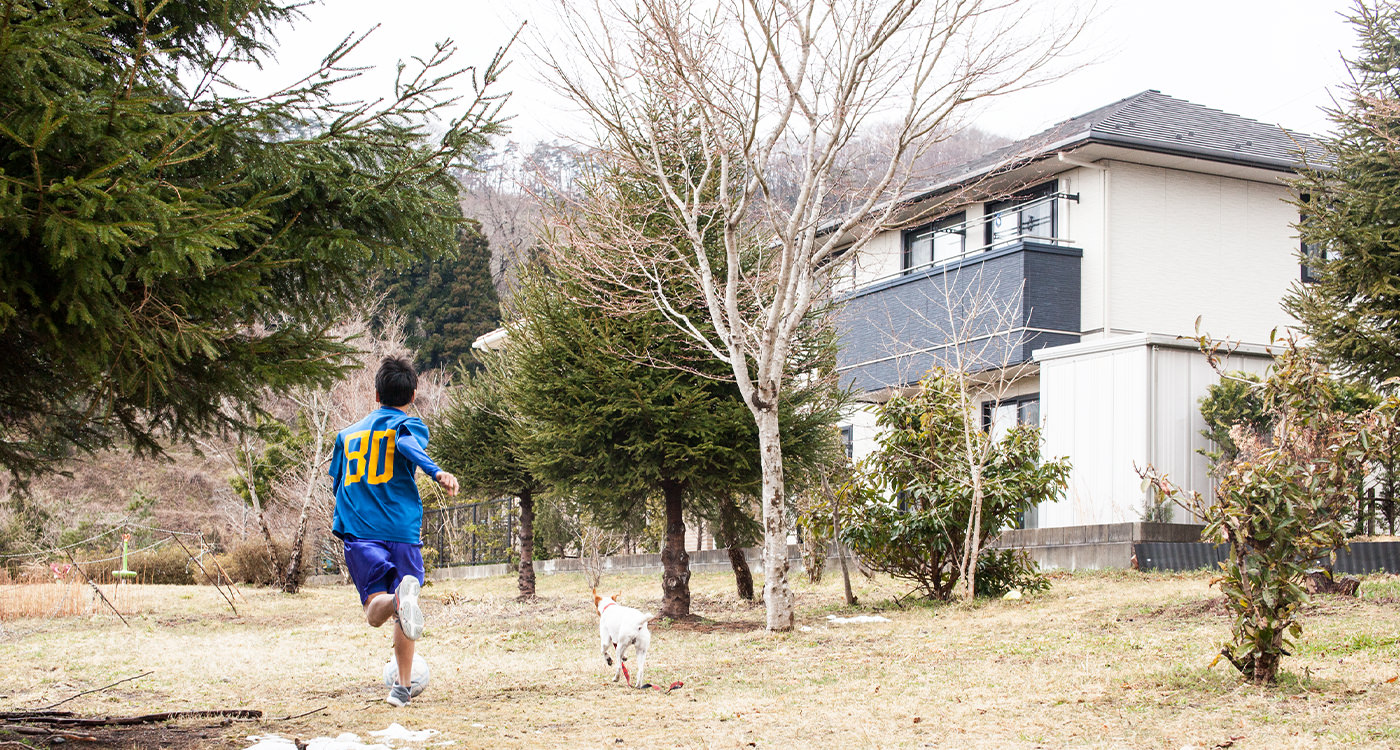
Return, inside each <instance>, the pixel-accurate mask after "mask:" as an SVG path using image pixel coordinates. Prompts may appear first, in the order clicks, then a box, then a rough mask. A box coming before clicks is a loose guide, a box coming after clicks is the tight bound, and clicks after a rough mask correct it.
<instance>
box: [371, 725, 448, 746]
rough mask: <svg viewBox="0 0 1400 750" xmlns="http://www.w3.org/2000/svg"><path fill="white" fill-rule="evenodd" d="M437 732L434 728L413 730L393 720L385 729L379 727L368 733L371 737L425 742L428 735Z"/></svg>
mask: <svg viewBox="0 0 1400 750" xmlns="http://www.w3.org/2000/svg"><path fill="white" fill-rule="evenodd" d="M437 733H438V730H436V729H423V730H421V731H417V732H415V731H413V730H412V729H405V728H404V727H403V725H402V724H399V723H397V722H395V723H393V724H390V725H389V726H388V728H386V729H381V730H379V731H378V732H370V733H369V734H370V736H371V737H382V738H383V739H386V740H403V741H404V742H425V741H427V739H428V738H429V737H432V736H433V735H435V734H437Z"/></svg>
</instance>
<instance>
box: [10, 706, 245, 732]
mask: <svg viewBox="0 0 1400 750" xmlns="http://www.w3.org/2000/svg"><path fill="white" fill-rule="evenodd" d="M16 713H17V714H18V713H22V712H16ZM209 718H220V719H261V718H262V711H259V710H257V709H245V708H231V709H213V710H207V711H167V712H165V713H159V714H144V715H141V716H103V717H101V718H96V719H84V718H81V717H76V716H54V715H48V714H42V713H41V714H36V715H33V716H22V715H14V714H12V715H11V716H10V720H11V721H15V720H18V721H27V722H33V723H38V724H53V725H56V726H65V727H107V726H128V725H131V724H155V723H158V722H162V721H170V720H171V719H209ZM6 728H10V727H8V726H7V727H6Z"/></svg>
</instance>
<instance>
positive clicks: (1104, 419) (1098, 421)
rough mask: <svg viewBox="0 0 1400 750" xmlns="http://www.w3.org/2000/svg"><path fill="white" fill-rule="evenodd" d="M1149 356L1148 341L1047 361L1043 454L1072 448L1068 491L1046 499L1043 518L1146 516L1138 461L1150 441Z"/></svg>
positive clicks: (1053, 521) (1057, 521) (1090, 520)
mask: <svg viewBox="0 0 1400 750" xmlns="http://www.w3.org/2000/svg"><path fill="white" fill-rule="evenodd" d="M1146 381H1147V356H1146V351H1145V349H1143V348H1141V347H1136V348H1131V349H1115V350H1112V351H1107V352H1099V353H1094V354H1088V355H1083V356H1078V357H1070V358H1064V359H1052V360H1047V361H1044V362H1042V363H1041V366H1040V424H1041V431H1042V432H1041V434H1042V437H1043V439H1044V448H1043V449H1042V455H1044V456H1046V457H1047V458H1049V457H1054V458H1059V457H1062V456H1068V457H1069V459H1070V462H1071V466H1072V471H1071V474H1070V481H1069V486H1068V488H1067V489H1066V492H1065V497H1064V498H1063V499H1061V500H1058V501H1056V502H1053V503H1046V504H1044V505H1042V506H1040V512H1039V524H1038V525H1040V526H1076V525H1080V524H1101V523H1120V522H1124V521H1136V520H1139V519H1138V517H1139V513H1138V508H1136V507H1133V502H1132V499H1133V498H1134V497H1135V496H1140V494H1141V493H1140V492H1139V491H1138V485H1139V484H1140V482H1141V480H1139V479H1138V478H1137V475H1136V474H1134V473H1133V468H1132V462H1133V460H1134V459H1137V460H1139V461H1140V460H1141V458H1142V457H1143V456H1144V455H1145V454H1146V448H1147V388H1146Z"/></svg>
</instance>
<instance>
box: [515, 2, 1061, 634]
mask: <svg viewBox="0 0 1400 750" xmlns="http://www.w3.org/2000/svg"><path fill="white" fill-rule="evenodd" d="M1039 7H1040V8H1041V9H1042V10H1044V6H1043V5H1042V6H1039ZM559 8H560V13H561V15H562V17H563V19H564V25H565V27H566V29H567V31H568V34H567V38H565V39H550V40H548V41H547V42H545V41H543V40H541V41H537V42H536V43H535V45H534V47H535V49H536V51H537V53H538V54H540V55H541V57H542V58H543V59H544V61H545V63H546V64H547V65H548V66H549V67H550V68H551V76H552V79H553V80H554V81H556V82H557V83H558V85H559V86H560V88H561V89H562V90H563V91H564V92H565V93H566V94H568V95H569V96H570V97H571V98H572V100H573V101H574V102H576V103H577V104H578V105H579V106H580V107H581V108H582V109H583V110H584V111H585V112H586V113H587V114H588V115H589V116H590V117H591V118H592V120H593V122H594V123H595V125H596V127H597V128H598V129H599V131H600V132H599V135H600V141H601V143H600V147H601V149H602V150H601V157H602V158H604V159H605V160H607V161H608V162H610V164H611V166H613V167H614V168H616V169H619V170H621V171H623V172H625V173H627V174H631V175H637V176H639V177H642V178H645V179H647V180H648V181H649V182H652V183H654V184H655V186H656V187H657V189H658V190H659V191H660V193H661V195H662V200H661V202H660V204H659V207H658V212H659V216H658V219H659V220H660V221H664V222H666V223H668V224H669V225H670V227H671V228H672V231H674V233H675V236H676V238H677V241H678V243H679V247H678V248H677V247H673V248H669V249H667V248H658V247H657V244H656V241H655V237H654V236H652V237H642V236H639V234H638V233H637V232H635V231H631V230H629V229H628V228H627V227H625V226H622V225H621V222H618V226H615V227H606V226H605V224H603V223H599V222H598V221H597V219H598V218H599V217H606V216H607V215H608V214H609V207H608V206H606V205H581V204H579V203H574V204H571V205H566V206H564V211H562V212H558V213H557V214H556V218H558V217H559V216H565V217H567V215H568V213H569V212H570V211H583V212H587V213H588V214H590V221H588V222H570V221H567V220H564V221H560V222H559V226H556V227H553V230H554V231H555V232H556V234H558V235H560V236H561V238H562V239H561V241H560V244H563V245H567V246H568V247H570V248H572V250H573V252H574V253H575V254H576V257H578V258H579V262H580V264H581V265H583V266H585V267H586V269H587V270H588V271H589V272H590V273H593V274H595V275H596V276H597V277H598V278H599V280H600V281H601V282H603V284H602V286H605V287H607V288H616V285H618V284H631V285H633V286H634V287H635V290H636V291H642V292H646V293H648V294H650V302H651V303H652V304H654V305H655V306H656V307H657V309H660V310H661V311H662V312H663V313H665V314H666V315H667V316H668V318H669V319H670V321H671V322H672V323H674V324H675V325H676V326H677V327H679V328H680V329H681V330H682V331H685V332H686V333H688V334H689V335H690V336H691V337H692V338H693V339H694V340H695V342H696V345H697V347H698V348H700V349H701V350H703V351H705V352H707V353H708V354H709V355H710V356H713V357H715V358H717V359H719V360H721V361H723V362H725V363H727V364H729V365H730V367H731V369H732V372H733V376H734V379H735V381H736V382H737V384H738V387H739V390H740V393H741V394H742V396H743V398H744V400H745V402H746V404H747V405H748V407H749V409H750V411H751V412H752V414H753V418H754V420H755V422H756V424H757V427H758V435H759V443H760V453H761V456H762V461H763V490H762V509H763V523H764V573H765V579H764V599H765V602H766V605H767V627H768V629H769V630H789V629H791V628H792V627H793V597H792V593H791V590H790V588H789V586H788V575H787V572H788V560H787V538H788V522H787V519H786V514H785V510H786V499H785V496H784V486H783V451H782V443H781V440H780V436H779V429H778V404H779V401H780V399H782V397H783V393H784V387H785V384H784V382H783V377H782V375H783V365H784V361H785V360H786V359H787V356H788V352H789V347H790V344H791V342H792V340H793V336H794V333H795V332H796V331H797V330H798V328H799V327H800V326H801V324H802V321H803V319H804V318H805V317H806V316H807V315H808V314H809V313H810V312H811V310H812V309H813V306H814V305H816V304H818V303H820V302H821V301H823V300H825V299H827V292H828V291H829V289H828V287H829V284H830V283H831V281H832V278H831V277H832V275H833V274H832V273H831V270H832V269H833V268H834V267H835V265H836V264H834V263H833V261H834V260H835V259H836V257H837V256H838V254H842V253H854V252H857V251H859V250H860V249H861V247H863V246H864V245H865V244H866V243H867V242H868V241H869V240H870V239H871V238H872V237H873V236H874V235H875V234H876V233H877V232H879V231H881V230H882V229H884V228H886V227H888V226H891V225H892V224H893V223H894V222H895V221H896V220H898V221H907V220H908V216H907V212H903V215H901V213H902V207H901V204H900V203H899V202H898V201H895V200H892V198H893V197H895V196H900V195H904V194H905V193H906V189H907V188H908V186H909V180H910V179H911V177H912V170H911V169H910V168H909V165H911V164H914V163H915V162H916V161H917V160H918V157H919V155H920V154H921V153H923V152H924V151H925V150H927V149H928V148H929V147H930V146H931V145H932V144H935V143H937V142H938V141H939V140H940V139H945V138H947V137H949V136H950V135H951V134H953V133H955V132H957V131H958V129H959V128H960V127H962V126H963V125H964V124H965V122H966V121H967V119H968V117H969V116H970V114H971V112H972V108H973V107H974V106H975V105H976V104H977V102H979V101H981V100H984V99H987V98H990V97H996V96H1000V95H1004V94H1007V93H1010V92H1013V91H1016V90H1020V89H1023V88H1026V87H1028V86H1033V85H1036V84H1037V83H1041V82H1043V81H1045V80H1048V78H1049V77H1050V76H1051V72H1052V71H1051V67H1052V66H1051V63H1052V62H1054V61H1055V60H1056V59H1057V58H1059V57H1060V56H1061V55H1062V53H1063V52H1064V51H1065V50H1066V48H1067V46H1068V45H1069V44H1070V43H1071V42H1072V41H1073V40H1074V38H1075V36H1076V35H1077V33H1078V31H1079V29H1080V28H1081V27H1082V23H1081V20H1080V18H1079V17H1078V16H1075V17H1073V18H1064V17H1059V18H1042V17H1040V16H1039V15H1038V14H1037V13H1035V11H1034V9H1035V8H1036V6H1034V5H1033V4H1031V3H1029V2H1021V1H1020V0H717V2H706V3H692V2H689V1H688V0H635V2H634V1H633V0H594V2H592V3H585V4H580V3H576V2H562V0H561V2H560V4H559ZM880 122H885V123H893V126H892V127H891V128H890V130H889V131H888V132H889V133H891V135H890V137H889V143H890V145H889V149H888V152H887V153H886V154H885V155H884V159H883V160H882V164H883V169H879V170H875V171H874V172H873V176H868V177H866V178H864V179H858V180H855V181H848V180H847V179H845V178H846V176H847V174H863V175H871V174H872V173H871V172H869V171H866V170H851V171H850V172H849V173H848V172H847V171H846V170H845V169H844V164H843V149H844V148H845V147H846V146H847V145H848V144H850V143H851V142H852V141H853V139H855V138H857V137H858V136H859V135H860V133H861V132H862V130H863V128H865V127H866V126H869V125H873V124H876V123H880ZM680 144H684V147H683V148H681V147H678V146H679V145H680ZM791 154H796V155H797V159H796V169H795V175H793V176H792V179H795V185H787V186H786V189H785V190H784V191H783V194H784V195H786V196H788V197H787V198H786V199H785V200H783V201H779V200H777V193H776V192H775V191H774V190H773V189H772V186H771V185H770V184H769V179H770V176H771V174H772V171H771V170H772V168H773V167H774V166H775V160H776V159H778V158H780V157H782V156H784V155H791ZM792 161H793V160H791V159H787V160H786V164H785V168H787V169H792V167H793V166H794V165H793V163H792ZM793 195H795V196H796V197H795V198H792V197H791V196H793ZM616 215H619V216H625V215H627V212H625V211H620V212H616ZM715 223H717V224H718V225H719V230H720V233H721V234H722V237H723V255H722V257H719V256H718V255H717V254H715V253H712V252H710V251H709V249H710V248H712V247H713V242H707V241H706V237H707V236H712V235H713V232H714V226H713V225H714V224H715ZM580 225H584V226H587V227H589V229H588V230H584V231H574V232H573V233H572V234H570V232H571V229H576V228H577V227H578V226H580ZM609 229H611V230H615V231H607V230H609ZM677 249H679V250H681V251H682V252H681V253H679V255H678V254H677V253H676V250H677ZM580 251H583V252H580ZM677 274H679V275H681V276H682V277H683V278H685V279H687V280H688V282H689V283H688V284H685V285H683V286H684V287H688V288H690V289H693V290H694V294H696V295H698V296H699V298H700V299H699V302H701V303H702V304H701V305H700V309H703V310H705V311H706V315H707V316H708V320H707V321H704V323H705V324H704V325H702V324H701V322H700V321H696V320H692V319H690V318H688V317H687V316H686V314H685V313H684V312H682V311H684V310H687V309H693V308H691V307H689V306H688V305H687V304H686V302H687V301H686V300H679V299H675V298H674V295H675V294H676V289H677V288H678V285H677V284H675V283H674V279H675V278H676V277H677ZM601 302H602V303H603V304H607V303H608V302H609V301H608V300H601ZM707 332H709V333H707Z"/></svg>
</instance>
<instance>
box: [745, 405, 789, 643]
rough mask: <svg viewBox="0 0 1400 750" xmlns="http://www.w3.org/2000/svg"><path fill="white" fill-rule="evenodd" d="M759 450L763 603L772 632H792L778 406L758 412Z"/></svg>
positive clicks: (771, 406) (768, 406)
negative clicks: (761, 481)
mask: <svg viewBox="0 0 1400 750" xmlns="http://www.w3.org/2000/svg"><path fill="white" fill-rule="evenodd" d="M754 419H755V421H756V422H757V423H758V450H759V455H760V456H761V458H762V462H763V602H764V605H765V606H766V608H767V610H768V612H767V626H768V630H770V631H772V630H792V626H793V602H792V588H791V587H790V586H789V585H788V557H787V537H788V528H787V507H786V506H787V504H786V503H785V502H784V497H783V491H784V488H783V445H782V439H781V436H780V435H779V433H778V407H777V404H776V403H772V404H769V405H767V408H760V409H757V410H755V412H754Z"/></svg>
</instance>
